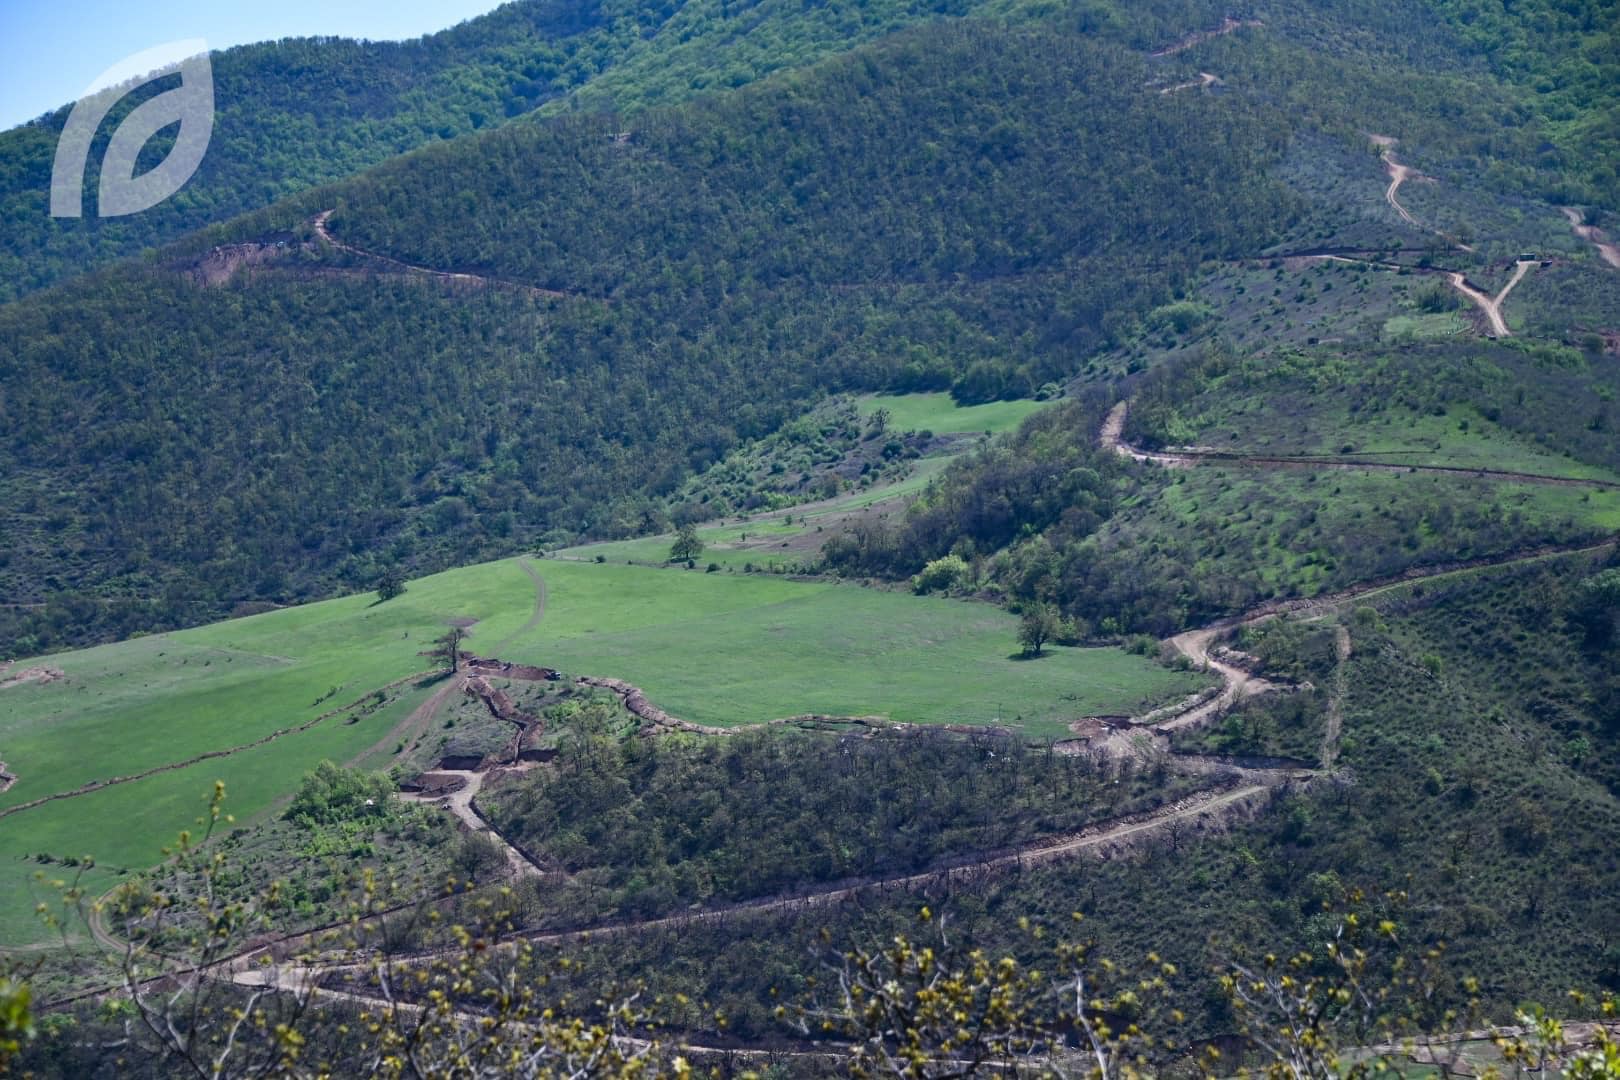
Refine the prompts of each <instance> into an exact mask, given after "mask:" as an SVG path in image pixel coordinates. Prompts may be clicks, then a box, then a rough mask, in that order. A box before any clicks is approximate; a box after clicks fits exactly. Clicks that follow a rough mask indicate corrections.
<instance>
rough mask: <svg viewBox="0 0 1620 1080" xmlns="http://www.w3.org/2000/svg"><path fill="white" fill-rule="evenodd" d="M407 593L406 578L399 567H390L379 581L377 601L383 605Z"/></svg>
mask: <svg viewBox="0 0 1620 1080" xmlns="http://www.w3.org/2000/svg"><path fill="white" fill-rule="evenodd" d="M404 591H405V578H404V576H403V575H401V574H400V572H399V567H397V566H390V567H389V568H388V569H386V570H384V571H383V572H382V576H381V577H379V578H378V579H377V601H378V603H382V602H385V601H388V600H392V599H393V598H394V597H396V596H398V595H399V594H400V593H402V592H404Z"/></svg>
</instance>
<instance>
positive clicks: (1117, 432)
mask: <svg viewBox="0 0 1620 1080" xmlns="http://www.w3.org/2000/svg"><path fill="white" fill-rule="evenodd" d="M1128 408H1129V404H1128V403H1127V402H1123V401H1122V402H1120V403H1119V404H1117V405H1115V406H1114V407H1113V409H1112V410H1110V411H1109V414H1108V418H1107V419H1106V420H1105V421H1104V422H1103V426H1102V429H1101V431H1100V432H1099V434H1098V442H1099V445H1101V446H1103V447H1105V448H1107V449H1111V450H1113V451H1114V452H1115V453H1116V454H1119V455H1120V456H1121V457H1128V458H1130V459H1132V460H1133V461H1151V462H1154V463H1156V464H1159V465H1163V466H1165V467H1167V468H1172V469H1186V468H1192V467H1194V466H1198V465H1238V466H1245V467H1249V468H1258V469H1342V470H1348V471H1353V472H1392V473H1420V474H1421V473H1427V474H1433V475H1437V476H1450V477H1474V478H1476V479H1480V480H1502V481H1506V482H1509V483H1522V484H1547V485H1550V486H1553V487H1582V488H1604V489H1608V490H1614V489H1620V481H1616V480H1599V479H1596V478H1586V477H1579V476H1550V475H1548V474H1546V473H1526V472H1515V471H1512V470H1509V469H1485V468H1471V467H1469V466H1466V465H1402V464H1399V463H1396V462H1389V461H1367V460H1364V459H1363V458H1361V457H1360V456H1358V455H1354V454H1246V453H1243V452H1241V451H1234V450H1205V449H1201V448H1198V447H1176V448H1175V449H1173V450H1158V451H1148V450H1142V449H1139V448H1137V447H1135V446H1132V445H1131V444H1130V443H1127V442H1126V441H1125V440H1124V437H1123V431H1124V427H1125V417H1126V412H1127V410H1128Z"/></svg>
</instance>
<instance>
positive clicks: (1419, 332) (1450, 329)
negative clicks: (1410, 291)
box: [1383, 311, 1468, 341]
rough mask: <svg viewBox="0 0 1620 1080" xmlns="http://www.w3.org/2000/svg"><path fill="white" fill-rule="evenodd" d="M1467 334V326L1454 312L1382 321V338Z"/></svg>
mask: <svg viewBox="0 0 1620 1080" xmlns="http://www.w3.org/2000/svg"><path fill="white" fill-rule="evenodd" d="M1467 332H1468V324H1467V323H1465V322H1463V320H1462V316H1460V315H1458V314H1457V313H1456V312H1455V311H1443V312H1439V313H1436V314H1428V315H1393V316H1391V317H1390V318H1388V319H1386V320H1384V334H1383V336H1384V338H1385V339H1386V340H1392V341H1397V340H1400V339H1402V338H1412V339H1422V338H1447V337H1456V336H1457V335H1458V334H1465V333H1467Z"/></svg>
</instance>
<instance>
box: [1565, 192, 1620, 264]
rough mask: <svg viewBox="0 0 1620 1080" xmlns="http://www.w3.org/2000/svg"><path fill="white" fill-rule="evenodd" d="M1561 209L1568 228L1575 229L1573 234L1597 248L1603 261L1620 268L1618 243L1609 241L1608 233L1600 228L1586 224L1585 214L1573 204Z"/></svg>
mask: <svg viewBox="0 0 1620 1080" xmlns="http://www.w3.org/2000/svg"><path fill="white" fill-rule="evenodd" d="M1562 209H1563V211H1564V216H1565V217H1566V218H1568V219H1569V225H1570V228H1572V229H1574V230H1575V235H1576V236H1578V237H1580V238H1581V239H1582V240H1585V241H1586V242H1587V243H1588V244H1591V245H1592V246H1593V247H1595V248H1597V252H1598V254H1599V255H1600V256H1602V258H1603V261H1604V262H1606V263H1608V264H1609V265H1610V266H1612V267H1615V268H1616V269H1620V244H1613V243H1610V242H1609V237H1608V235H1607V234H1606V233H1604V231H1603V230H1602V229H1600V228H1598V227H1597V226H1595V225H1588V224H1586V215H1585V214H1583V213H1581V212H1580V211H1579V210H1577V209H1575V208H1574V207H1573V206H1565V207H1563V208H1562Z"/></svg>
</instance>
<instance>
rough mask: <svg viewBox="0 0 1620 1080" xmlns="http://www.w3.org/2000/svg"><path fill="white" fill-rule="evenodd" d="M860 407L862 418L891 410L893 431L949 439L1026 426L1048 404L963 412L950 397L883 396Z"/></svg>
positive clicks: (1000, 404)
mask: <svg viewBox="0 0 1620 1080" xmlns="http://www.w3.org/2000/svg"><path fill="white" fill-rule="evenodd" d="M856 404H857V406H858V407H859V408H860V410H861V415H862V416H871V415H872V414H873V413H875V412H877V411H878V410H879V409H887V410H889V427H890V429H891V430H894V431H932V432H933V433H934V434H936V435H948V434H961V433H970V432H984V431H988V432H990V433H991V434H995V433H997V432H1002V431H1011V430H1012V429H1013V428H1015V427H1017V426H1018V425H1019V424H1020V423H1022V422H1023V420H1024V417H1026V416H1028V415H1029V414H1030V413H1032V412H1034V411H1035V410H1037V409H1040V408H1043V407H1044V406H1046V405H1047V404H1048V403H1047V402H1044V401H992V402H989V403H987V404H984V405H969V406H967V407H966V408H963V407H962V406H959V405H957V404H956V402H955V401H953V400H952V399H951V395H949V394H883V395H873V396H870V397H863V398H861V399H860V400H859V401H858V402H857V403H856Z"/></svg>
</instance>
